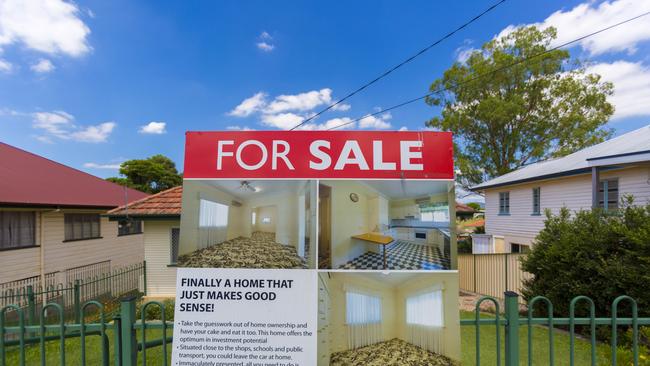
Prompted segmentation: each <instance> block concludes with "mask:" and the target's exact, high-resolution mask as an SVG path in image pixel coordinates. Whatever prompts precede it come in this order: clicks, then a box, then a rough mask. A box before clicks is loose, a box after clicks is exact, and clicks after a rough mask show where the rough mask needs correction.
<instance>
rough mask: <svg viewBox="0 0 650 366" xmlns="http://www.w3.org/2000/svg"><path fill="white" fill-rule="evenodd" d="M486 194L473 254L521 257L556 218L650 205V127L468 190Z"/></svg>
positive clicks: (543, 162) (516, 171)
mask: <svg viewBox="0 0 650 366" xmlns="http://www.w3.org/2000/svg"><path fill="white" fill-rule="evenodd" d="M472 189H473V190H474V191H479V192H483V193H484V194H485V232H486V234H485V235H476V234H475V235H473V236H472V238H473V240H472V242H473V245H472V247H473V248H472V250H473V252H474V253H509V252H525V251H527V250H528V249H529V247H530V245H531V244H532V243H533V240H534V239H535V237H536V236H537V234H538V233H539V231H540V230H541V229H542V228H543V227H544V220H545V215H544V212H545V210H547V209H549V210H551V212H552V213H554V214H557V213H558V212H559V210H560V208H562V207H567V208H568V209H570V210H572V211H576V210H580V209H590V208H592V207H604V208H605V209H608V210H611V209H616V208H617V207H618V206H619V205H620V198H621V197H622V196H624V195H632V196H633V197H634V202H635V204H639V205H644V204H648V203H650V125H648V126H645V127H643V128H640V129H638V130H635V131H632V132H629V133H626V134H624V135H621V136H618V137H615V138H613V139H611V140H608V141H605V142H603V143H600V144H598V145H594V146H591V147H588V148H585V149H582V150H580V151H577V152H575V153H573V154H570V155H567V156H565V157H562V158H558V159H552V160H546V161H542V162H538V163H535V164H530V165H527V166H524V167H522V168H520V169H518V170H515V171H513V172H510V173H508V174H505V175H502V176H500V177H497V178H494V179H492V180H489V181H487V182H484V183H481V184H479V185H477V186H475V187H473V188H472Z"/></svg>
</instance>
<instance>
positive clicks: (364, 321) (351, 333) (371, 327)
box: [345, 292, 383, 349]
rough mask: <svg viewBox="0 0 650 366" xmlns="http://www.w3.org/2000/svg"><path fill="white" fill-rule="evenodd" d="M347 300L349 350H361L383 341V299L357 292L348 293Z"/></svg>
mask: <svg viewBox="0 0 650 366" xmlns="http://www.w3.org/2000/svg"><path fill="white" fill-rule="evenodd" d="M345 299H346V305H345V322H346V324H347V328H348V348H350V349H353V348H359V347H364V346H367V345H370V344H373V343H377V342H381V341H383V337H382V329H381V321H382V317H381V298H380V297H377V296H371V295H366V294H361V293H357V292H346V294H345Z"/></svg>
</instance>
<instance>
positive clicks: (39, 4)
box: [0, 0, 91, 57]
mask: <svg viewBox="0 0 650 366" xmlns="http://www.w3.org/2000/svg"><path fill="white" fill-rule="evenodd" d="M79 15H80V12H79V8H78V7H77V6H76V5H75V4H74V3H71V2H68V1H64V0H29V1H25V0H0V48H2V47H6V46H8V45H12V44H19V45H22V46H25V47H26V48H29V49H32V50H36V51H39V52H43V53H47V54H64V55H68V56H73V57H78V56H82V55H84V54H86V53H87V52H89V51H90V49H91V48H90V46H89V45H88V40H87V37H88V35H89V34H90V29H89V28H88V26H87V25H86V24H85V23H84V22H83V21H82V20H81V19H80V18H79Z"/></svg>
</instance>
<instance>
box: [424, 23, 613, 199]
mask: <svg viewBox="0 0 650 366" xmlns="http://www.w3.org/2000/svg"><path fill="white" fill-rule="evenodd" d="M555 38H556V31H555V29H554V28H552V27H550V28H547V29H545V30H539V29H537V28H536V27H534V26H531V27H521V28H518V29H516V30H514V31H513V32H511V33H510V34H508V35H507V36H504V37H501V38H499V39H493V40H491V41H489V42H487V43H485V44H484V45H483V46H482V47H481V49H480V50H475V51H474V52H472V53H471V55H470V56H469V58H468V59H467V60H466V61H465V62H462V63H461V62H456V63H455V64H454V65H453V66H452V67H451V68H449V69H448V70H447V71H445V73H444V76H443V77H442V78H440V79H438V80H436V81H434V82H433V84H431V87H430V90H431V91H436V90H441V89H443V88H444V89H448V90H447V91H445V92H441V93H434V94H432V95H431V96H429V97H428V98H427V99H426V102H427V103H428V104H429V105H431V106H439V107H441V108H442V112H441V115H440V116H438V117H434V118H432V119H431V120H429V121H428V122H427V125H428V126H430V127H433V128H437V129H442V130H445V131H452V132H453V133H454V135H455V141H454V142H455V145H454V149H455V158H456V164H457V168H458V169H460V172H461V173H460V174H459V175H458V177H459V182H460V183H461V185H462V186H463V187H465V188H467V187H470V186H472V185H475V184H477V183H480V182H483V181H485V180H487V179H490V178H492V177H496V176H499V175H503V174H506V173H508V172H510V171H512V170H515V169H518V168H520V167H521V166H523V165H525V164H528V163H531V162H535V161H539V160H543V159H547V158H552V157H559V156H564V155H567V154H569V153H571V152H574V151H576V150H579V149H582V148H584V147H586V146H589V145H592V144H595V143H598V142H602V141H603V140H605V139H606V138H607V137H609V136H610V135H611V131H610V130H608V129H604V128H603V125H604V124H605V123H606V122H607V120H608V119H609V117H610V116H611V115H612V113H613V112H614V107H613V106H612V105H611V104H610V103H608V102H607V96H609V95H611V94H612V91H613V85H612V84H611V83H606V82H602V81H601V80H600V76H599V75H595V74H587V73H586V72H585V68H584V66H583V65H582V64H581V62H580V61H578V60H572V59H571V57H570V55H569V52H568V51H566V50H554V51H549V52H548V53H545V54H544V55H541V56H539V57H535V58H533V59H531V60H529V61H524V62H521V63H519V64H517V65H515V66H513V67H508V65H511V64H512V63H514V62H517V61H521V60H523V59H526V58H529V57H531V56H533V55H538V54H540V53H542V52H545V51H547V50H549V49H550V48H551V46H550V44H551V42H552V41H553V39H555ZM494 70H499V71H498V72H494V73H492V74H490V72H493V71H494ZM483 74H489V75H488V76H485V77H480V78H477V75H483Z"/></svg>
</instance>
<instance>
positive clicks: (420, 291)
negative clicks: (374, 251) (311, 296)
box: [317, 271, 460, 366]
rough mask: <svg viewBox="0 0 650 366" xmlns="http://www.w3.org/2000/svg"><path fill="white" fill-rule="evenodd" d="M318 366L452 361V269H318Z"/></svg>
mask: <svg viewBox="0 0 650 366" xmlns="http://www.w3.org/2000/svg"><path fill="white" fill-rule="evenodd" d="M318 277H319V278H318V362H317V364H318V365H319V366H327V365H332V366H344V365H369V366H384V365H397V366H401V365H404V366H406V365H432V366H433V365H446V366H448V365H458V364H460V363H459V362H458V361H457V360H459V359H460V342H459V339H460V326H459V322H460V320H459V312H458V303H457V302H458V296H457V294H458V273H457V272H455V271H432V272H421V271H418V272H415V271H406V272H404V271H402V272H358V271H357V272H349V271H346V272H343V271H337V272H320V273H319V274H318Z"/></svg>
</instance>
